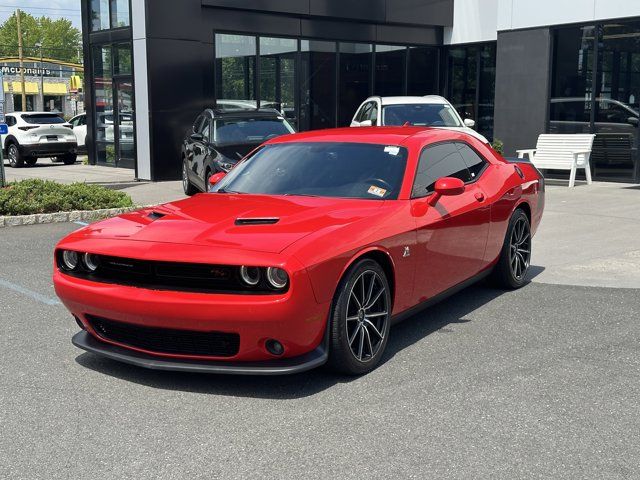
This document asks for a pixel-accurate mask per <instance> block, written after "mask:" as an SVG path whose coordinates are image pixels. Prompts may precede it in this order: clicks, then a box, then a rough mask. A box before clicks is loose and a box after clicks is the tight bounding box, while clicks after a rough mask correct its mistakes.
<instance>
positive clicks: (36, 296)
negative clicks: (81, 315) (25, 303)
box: [0, 278, 62, 306]
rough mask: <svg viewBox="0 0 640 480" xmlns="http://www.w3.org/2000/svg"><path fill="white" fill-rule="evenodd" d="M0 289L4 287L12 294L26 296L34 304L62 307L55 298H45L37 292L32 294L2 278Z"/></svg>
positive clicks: (30, 291)
mask: <svg viewBox="0 0 640 480" xmlns="http://www.w3.org/2000/svg"><path fill="white" fill-rule="evenodd" d="M0 287H5V288H8V289H9V290H13V291H14V292H18V293H21V294H23V295H26V296H27V297H30V298H31V299H32V300H35V301H36V302H40V303H44V304H45V305H51V306H56V305H62V304H61V303H60V301H59V300H57V299H55V298H51V297H47V296H46V295H42V294H40V293H38V292H34V291H33V290H29V289H28V288H25V287H23V286H21V285H18V284H17V283H13V282H10V281H8V280H5V279H3V278H0Z"/></svg>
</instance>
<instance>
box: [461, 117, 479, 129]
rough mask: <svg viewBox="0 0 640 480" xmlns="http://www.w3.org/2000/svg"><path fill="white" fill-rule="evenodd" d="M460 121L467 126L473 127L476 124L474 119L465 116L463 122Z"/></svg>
mask: <svg viewBox="0 0 640 480" xmlns="http://www.w3.org/2000/svg"><path fill="white" fill-rule="evenodd" d="M462 123H464V126H465V127H469V128H473V127H475V126H476V121H475V120H472V119H471V118H465V119H464V122H462Z"/></svg>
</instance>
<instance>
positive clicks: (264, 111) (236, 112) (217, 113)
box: [204, 108, 284, 118]
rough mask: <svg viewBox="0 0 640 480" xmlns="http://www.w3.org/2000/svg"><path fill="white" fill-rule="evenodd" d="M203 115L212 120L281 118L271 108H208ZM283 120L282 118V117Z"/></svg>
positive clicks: (280, 115)
mask: <svg viewBox="0 0 640 480" xmlns="http://www.w3.org/2000/svg"><path fill="white" fill-rule="evenodd" d="M204 113H207V114H209V115H210V116H211V117H213V118H272V117H282V114H281V113H280V112H278V111H277V110H275V109H273V108H255V109H245V108H238V109H228V108H225V109H218V108H208V109H206V110H205V111H204ZM283 118H284V117H283Z"/></svg>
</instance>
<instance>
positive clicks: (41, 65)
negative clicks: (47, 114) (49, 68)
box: [40, 42, 46, 112]
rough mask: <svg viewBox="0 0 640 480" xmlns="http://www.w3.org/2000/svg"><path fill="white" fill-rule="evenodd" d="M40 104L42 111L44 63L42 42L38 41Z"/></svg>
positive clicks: (43, 109)
mask: <svg viewBox="0 0 640 480" xmlns="http://www.w3.org/2000/svg"><path fill="white" fill-rule="evenodd" d="M40 105H42V111H43V112H44V111H45V110H46V109H45V108H44V64H43V62H42V42H40Z"/></svg>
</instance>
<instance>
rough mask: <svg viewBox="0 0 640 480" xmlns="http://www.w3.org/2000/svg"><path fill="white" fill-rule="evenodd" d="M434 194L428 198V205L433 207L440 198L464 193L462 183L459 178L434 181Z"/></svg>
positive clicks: (443, 178) (444, 178)
mask: <svg viewBox="0 0 640 480" xmlns="http://www.w3.org/2000/svg"><path fill="white" fill-rule="evenodd" d="M433 191H434V194H433V195H431V197H430V198H429V205H432V206H433V205H435V204H436V203H437V202H438V200H440V197H443V196H447V197H449V196H454V195H460V194H462V193H464V182H463V181H462V180H460V179H459V178H454V177H442V178H439V179H438V180H436V184H435V186H434V189H433Z"/></svg>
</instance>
